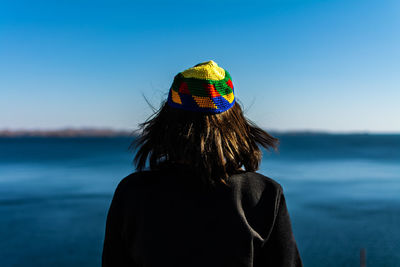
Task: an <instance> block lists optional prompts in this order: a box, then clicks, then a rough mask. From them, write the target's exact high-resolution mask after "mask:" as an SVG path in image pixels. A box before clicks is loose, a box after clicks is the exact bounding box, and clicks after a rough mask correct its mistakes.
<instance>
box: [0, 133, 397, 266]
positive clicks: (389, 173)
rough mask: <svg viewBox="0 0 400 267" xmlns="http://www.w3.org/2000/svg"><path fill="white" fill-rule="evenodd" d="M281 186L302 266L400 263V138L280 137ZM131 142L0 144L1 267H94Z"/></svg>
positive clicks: (275, 163) (270, 169)
mask: <svg viewBox="0 0 400 267" xmlns="http://www.w3.org/2000/svg"><path fill="white" fill-rule="evenodd" d="M276 136H277V137H278V138H279V139H280V147H279V150H278V151H275V152H274V151H264V155H263V159H262V164H261V167H260V170H259V172H260V173H262V174H264V175H266V176H268V177H270V178H273V179H274V180H276V181H277V182H279V183H280V184H281V185H282V187H283V189H284V193H285V195H286V201H287V207H288V210H289V214H290V217H291V221H292V227H293V232H294V236H295V239H296V241H297V245H298V248H299V251H300V254H301V257H302V260H303V263H304V266H306V267H307V266H309V267H314V266H315V267H329V266H360V253H361V251H365V258H366V266H388V267H396V266H400V134H315V133H308V134H279V135H276ZM132 138H133V137H105V138H103V137H95V138H93V137H87V138H82V137H80V138H77V137H75V138H62V137H53V138H48V137H18V138H0V266H2V267H11V266H31V267H32V266H41V267H43V266H58V267H63V266H69V267H70V266H86V267H87V266H101V252H102V245H103V238H104V230H105V221H106V215H107V211H108V208H109V205H110V201H111V198H112V195H113V193H114V190H115V188H116V186H117V184H118V182H119V181H120V180H121V179H122V178H124V177H125V176H127V175H129V174H130V173H132V172H134V166H133V164H132V159H133V157H134V151H130V150H129V145H130V143H131V142H132V141H133V139H132Z"/></svg>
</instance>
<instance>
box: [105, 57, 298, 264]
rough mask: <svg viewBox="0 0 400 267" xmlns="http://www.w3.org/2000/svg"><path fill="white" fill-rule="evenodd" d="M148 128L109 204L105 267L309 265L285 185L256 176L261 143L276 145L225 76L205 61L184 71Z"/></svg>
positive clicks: (140, 138)
mask: <svg viewBox="0 0 400 267" xmlns="http://www.w3.org/2000/svg"><path fill="white" fill-rule="evenodd" d="M141 129H142V133H141V135H140V137H139V138H138V140H137V142H136V145H137V147H138V152H137V154H136V157H135V163H136V166H137V169H138V171H137V172H135V173H133V174H130V175H128V176H127V177H125V178H124V179H122V181H121V182H120V183H119V185H118V187H117V189H116V190H115V193H114V197H113V200H112V203H111V206H110V208H109V212H108V216H107V223H106V232H105V240H104V247H103V256H102V266H103V267H117V266H146V267H158V266H174V267H177V266H185V267H194V266H202V267H206V266H207V267H213V266H215V267H217V266H218V267H224V266H227V267H228V266H229V267H234V266H243V267H245V266H246V267H247V266H249V267H250V266H253V267H258V266H302V262H301V259H300V255H299V252H298V249H297V245H296V241H295V239H294V236H293V233H292V228H291V222H290V217H289V214H288V210H287V207H286V202H285V196H284V194H283V191H282V187H281V186H280V184H279V183H277V182H276V181H274V180H273V179H271V178H268V177H266V176H263V175H261V174H259V173H256V172H255V171H256V170H257V169H258V166H259V163H260V161H261V151H260V148H259V147H258V145H261V146H263V147H264V148H266V149H271V148H273V149H276V148H277V145H278V139H276V138H274V137H272V136H271V135H269V134H268V133H267V132H265V131H264V130H262V129H260V128H258V127H257V126H256V125H254V124H253V123H251V122H249V121H248V120H247V119H246V118H245V117H244V116H243V114H242V110H241V108H240V106H239V104H238V103H237V102H236V99H235V95H234V88H233V84H232V79H231V76H230V75H229V73H228V72H227V71H225V70H224V69H222V68H221V67H219V66H218V65H217V64H216V63H215V62H214V61H208V62H204V63H200V64H197V65H196V66H194V67H192V68H189V69H187V70H185V71H183V72H180V73H178V74H177V75H176V76H175V79H174V81H173V84H172V86H171V88H170V90H169V96H168V100H167V101H166V102H165V103H164V105H163V106H162V107H161V108H160V110H159V111H158V112H157V113H156V114H154V116H153V117H152V118H150V119H149V120H148V121H146V122H145V123H143V124H141ZM147 162H148V163H149V168H148V170H144V169H145V166H146V164H147Z"/></svg>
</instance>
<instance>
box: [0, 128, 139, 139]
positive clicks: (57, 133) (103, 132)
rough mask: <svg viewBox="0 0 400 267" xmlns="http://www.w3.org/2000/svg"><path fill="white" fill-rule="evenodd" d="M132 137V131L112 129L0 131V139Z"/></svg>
mask: <svg viewBox="0 0 400 267" xmlns="http://www.w3.org/2000/svg"><path fill="white" fill-rule="evenodd" d="M122 136H127V137H128V136H131V137H132V136H134V133H133V131H132V132H130V131H125V130H114V129H91V128H85V129H73V128H67V129H58V130H0V137H122Z"/></svg>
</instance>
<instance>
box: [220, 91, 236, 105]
mask: <svg viewBox="0 0 400 267" xmlns="http://www.w3.org/2000/svg"><path fill="white" fill-rule="evenodd" d="M222 97H223V98H225V99H226V100H227V101H228V102H229V103H232V102H233V99H234V98H235V96H234V95H233V93H230V94H227V95H223V96H222Z"/></svg>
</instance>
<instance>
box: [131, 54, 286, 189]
mask: <svg viewBox="0 0 400 267" xmlns="http://www.w3.org/2000/svg"><path fill="white" fill-rule="evenodd" d="M140 128H141V130H142V132H141V134H140V136H139V138H138V139H137V140H136V141H135V145H136V146H137V147H138V151H137V154H136V156H135V163H136V166H137V169H138V170H142V169H144V168H145V167H146V162H147V160H148V161H149V167H150V169H152V170H154V169H159V168H160V167H161V166H167V165H173V164H180V165H183V166H187V168H186V169H187V170H191V174H192V175H191V176H192V177H193V179H200V180H201V181H202V183H203V184H204V185H215V184H219V183H221V182H222V183H224V181H225V179H227V178H228V177H229V176H231V175H233V174H235V173H238V172H241V171H243V169H245V170H246V171H255V170H257V169H258V167H259V164H260V161H261V156H262V154H261V151H260V148H259V145H261V146H263V147H264V148H266V149H270V148H274V149H276V148H277V145H278V139H276V138H274V137H272V136H271V135H270V134H268V133H267V132H266V131H264V130H262V129H261V128H259V127H257V126H256V125H255V124H254V123H252V122H251V121H249V120H248V119H246V118H245V117H244V115H243V112H242V109H241V107H240V105H239V104H238V103H237V101H236V98H235V95H234V87H233V82H232V78H231V76H230V75H229V73H228V72H227V71H226V70H224V69H222V68H221V67H219V66H218V65H217V64H216V63H215V62H214V61H207V62H204V63H200V64H197V65H196V66H194V67H192V68H189V69H187V70H185V71H183V72H180V73H178V74H177V75H176V76H175V78H174V81H173V84H172V86H171V88H170V91H169V96H168V100H167V101H165V102H164V103H163V105H162V106H161V108H160V109H159V110H158V111H157V112H156V113H155V114H154V115H153V116H152V117H151V118H150V119H149V120H147V121H146V122H144V123H142V124H141V125H140Z"/></svg>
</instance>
